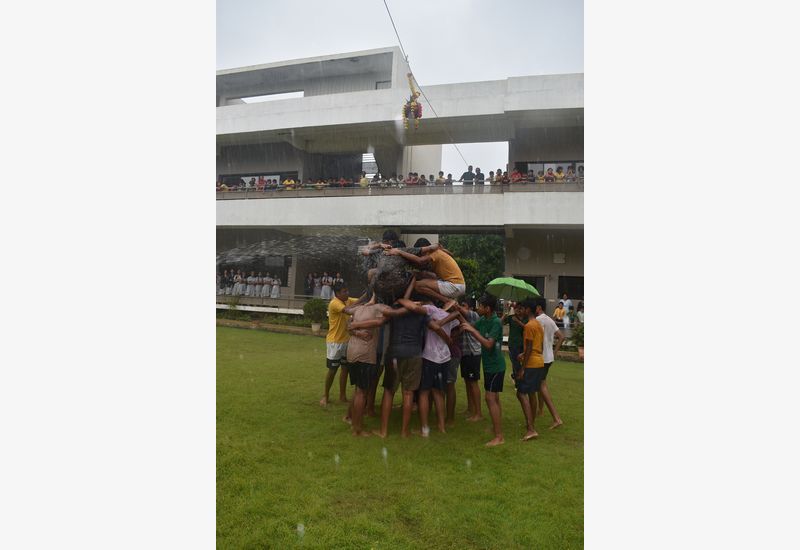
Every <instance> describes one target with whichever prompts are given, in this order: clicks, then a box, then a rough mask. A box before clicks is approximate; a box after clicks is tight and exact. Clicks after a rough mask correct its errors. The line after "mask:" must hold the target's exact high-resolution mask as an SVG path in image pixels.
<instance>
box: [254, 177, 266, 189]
mask: <svg viewBox="0 0 800 550" xmlns="http://www.w3.org/2000/svg"><path fill="white" fill-rule="evenodd" d="M266 186H267V179H266V178H265V177H264V176H258V182H257V183H256V189H258V190H259V191H263V190H264V188H265V187H266Z"/></svg>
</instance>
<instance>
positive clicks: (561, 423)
mask: <svg viewBox="0 0 800 550" xmlns="http://www.w3.org/2000/svg"><path fill="white" fill-rule="evenodd" d="M563 425H564V422H562V421H561V419H560V418H559V419H558V420H556V421H555V422H553V425H552V426H550V429H551V430H555V429H556V428H558V427H560V426H563Z"/></svg>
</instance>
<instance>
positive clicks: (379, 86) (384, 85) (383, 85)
mask: <svg viewBox="0 0 800 550" xmlns="http://www.w3.org/2000/svg"><path fill="white" fill-rule="evenodd" d="M391 87H392V81H391V80H379V81H378V82H376V83H375V89H376V90H386V89H389V88H391Z"/></svg>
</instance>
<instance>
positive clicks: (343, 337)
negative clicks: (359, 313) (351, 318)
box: [325, 296, 358, 344]
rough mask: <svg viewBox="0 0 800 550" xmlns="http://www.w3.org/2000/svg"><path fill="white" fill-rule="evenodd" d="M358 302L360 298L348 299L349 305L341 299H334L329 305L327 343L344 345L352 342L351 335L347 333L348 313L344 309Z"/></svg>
mask: <svg viewBox="0 0 800 550" xmlns="http://www.w3.org/2000/svg"><path fill="white" fill-rule="evenodd" d="M357 301H358V298H348V299H347V304H345V303H344V302H342V301H341V300H340V299H339V298H337V297H335V296H334V297H333V299H332V300H331V302H330V303H329V304H328V334H327V336H326V337H325V342H326V343H328V344H344V343H347V342H348V341H349V340H350V334H349V333H348V332H347V313H345V312H344V308H345V307H347V306H349V305H351V304H354V303H356V302H357Z"/></svg>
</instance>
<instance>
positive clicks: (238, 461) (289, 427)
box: [217, 327, 583, 549]
mask: <svg viewBox="0 0 800 550" xmlns="http://www.w3.org/2000/svg"><path fill="white" fill-rule="evenodd" d="M324 376H325V343H324V340H322V339H320V338H315V337H310V336H295V335H288V334H275V333H269V332H263V331H253V330H241V329H233V328H225V327H218V328H217V546H218V548H223V549H227V548H292V547H307V548H376V549H377V548H392V549H394V548H437V549H438V548H458V549H462V548H543V549H552V548H582V547H583V365H582V364H577V363H567V362H556V363H555V364H554V365H553V367H551V369H550V374H549V376H548V383H549V385H550V388H551V392H552V393H553V398H554V400H555V403H556V406H557V407H558V409H559V413H560V414H561V417H562V418H563V419H564V422H565V425H564V426H563V427H562V428H560V429H558V430H555V431H552V432H551V431H549V430H547V426H549V423H550V417H549V415H548V414H547V412H545V414H544V416H542V417H539V418H538V419H537V423H536V424H537V429H538V431H539V433H540V437H539V439H538V440H536V441H532V442H527V443H522V442H520V441H519V439H520V438H521V437H522V435H523V433H524V418H523V415H522V410H521V408H520V406H519V403H518V401H517V400H516V398H515V397H514V391H513V384H510V381H509V380H506V385H505V391H504V392H503V393H502V407H503V431H504V435H505V437H506V443H505V445H501V446H499V447H496V448H493V449H487V448H485V447H484V445H483V444H484V443H485V442H486V441H488V440H489V439H491V437H492V436H491V434H489V433H487V432H485V430H486V429H487V428H488V427H489V426H490V423H489V421H488V411H487V410H486V404H485V402H484V403H483V404H482V407H483V412H484V416H486V417H487V420H486V421H484V422H479V423H474V424H473V423H468V422H465V421H463V420H461V418H462V417H461V416H460V415H459V414H458V413H460V411H462V410H464V409H465V408H466V399H465V396H464V384H463V382H462V381H461V379H460V378H459V380H458V383H457V388H458V396H457V399H456V412H457V417H456V418H457V420H456V426H455V428H453V429H451V430H449V431H448V433H447V434H446V435H442V434H438V433H436V432H432V433H431V437H430V439H429V440H424V439H422V438H419V437H414V438H412V439H409V440H404V439H401V438H400V437H399V435H398V434H399V430H400V427H399V422H400V418H399V417H400V410H399V409H394V410H393V411H392V419H391V421H390V425H389V431H390V435H389V437H388V438H387V439H386V440H381V439H380V438H378V437H369V438H354V437H352V436H351V435H350V428H349V426H348V425H346V424H345V423H343V422H342V420H341V418H342V415H343V413H344V412H345V405H338V404H336V405H332V406H330V407H329V408H328V409H325V410H323V409H322V408H321V407H320V406H319V404H318V401H319V398H320V396H321V394H322V389H323V380H324ZM481 392H483V382H482V381H481ZM398 393H400V392H398ZM380 394H381V389H380V388H379V392H378V395H379V397H378V402H380ZM337 395H338V377H337V380H336V382H335V383H334V386H333V388H332V390H331V397H336V396H337ZM350 395H352V388H351V387H348V396H350ZM395 402H396V403H399V402H400V397H399V395H398V396H395ZM378 405H379V403H378ZM431 418H432V420H433V422H434V423H435V415H434V412H433V411H431ZM366 422H367V427H368V428H374V427H377V420H376V419H374V418H367V419H366ZM418 425H419V422H418V419H417V418H416V417H415V418H413V419H412V429H413V428H416V427H418ZM383 447H386V449H387V451H388V456H387V461H386V462H385V463H384V460H383V457H382V453H381V449H382V448H383ZM337 454H338V455H339V457H340V463H339V465H338V466H337V465H336V464H335V463H334V456H335V455H337ZM467 461H470V464H469V466H468V465H467ZM298 524H303V526H304V531H305V532H304V535H303V536H302V537H300V536H299V534H298Z"/></svg>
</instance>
